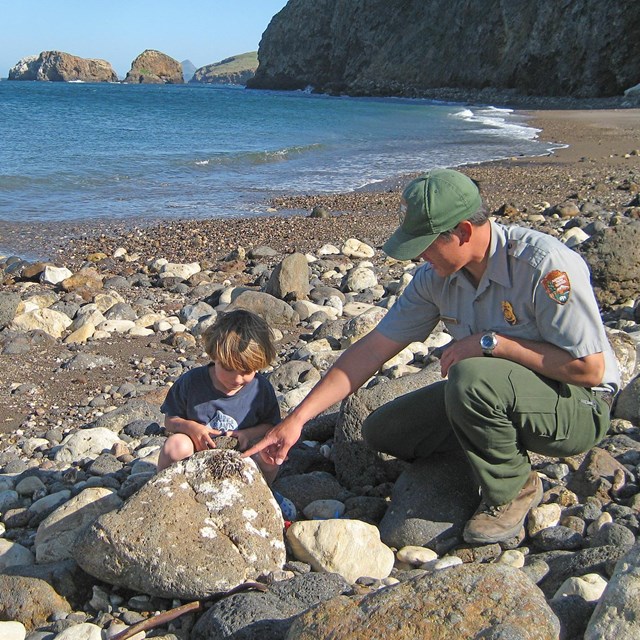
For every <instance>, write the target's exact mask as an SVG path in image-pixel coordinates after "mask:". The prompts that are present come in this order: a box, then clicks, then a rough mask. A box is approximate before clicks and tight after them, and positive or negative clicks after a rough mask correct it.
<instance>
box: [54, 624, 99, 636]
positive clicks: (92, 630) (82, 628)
mask: <svg viewBox="0 0 640 640" xmlns="http://www.w3.org/2000/svg"><path fill="white" fill-rule="evenodd" d="M54 640H102V630H101V629H100V627H99V626H98V625H95V624H91V623H90V622H83V623H81V624H75V625H73V627H68V628H67V629H65V630H64V631H61V632H60V633H59V634H58V635H57V636H56V637H55V638H54Z"/></svg>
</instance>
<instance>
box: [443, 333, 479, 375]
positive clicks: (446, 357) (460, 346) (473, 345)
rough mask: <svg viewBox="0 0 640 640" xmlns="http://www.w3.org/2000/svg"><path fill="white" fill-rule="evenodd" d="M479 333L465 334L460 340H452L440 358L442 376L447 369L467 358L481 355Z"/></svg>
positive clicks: (447, 371) (446, 372)
mask: <svg viewBox="0 0 640 640" xmlns="http://www.w3.org/2000/svg"><path fill="white" fill-rule="evenodd" d="M481 335H482V334H481V333H474V334H473V335H470V336H466V337H465V338H462V339H461V340H456V341H455V342H452V343H451V344H450V345H449V346H448V347H447V348H446V349H445V350H444V351H443V352H442V357H441V358H440V373H441V374H442V377H443V378H446V377H447V374H448V373H449V369H450V368H451V367H452V366H453V365H454V364H456V363H457V362H460V361H461V360H466V359H467V358H477V357H481V356H482V355H483V354H482V347H481V346H480V336H481Z"/></svg>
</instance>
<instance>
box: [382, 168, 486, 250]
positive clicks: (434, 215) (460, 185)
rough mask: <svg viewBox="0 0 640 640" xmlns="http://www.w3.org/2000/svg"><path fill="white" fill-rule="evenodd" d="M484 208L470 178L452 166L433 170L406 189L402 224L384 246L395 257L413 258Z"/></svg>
mask: <svg viewBox="0 0 640 640" xmlns="http://www.w3.org/2000/svg"><path fill="white" fill-rule="evenodd" d="M481 207H482V198H481V197H480V191H479V190H478V187H477V186H476V184H475V183H474V182H473V180H471V178H469V177H467V176H465V175H464V174H463V173H460V172H459V171H454V170H453V169H434V170H433V171H430V172H429V173H426V174H425V175H423V176H420V177H419V178H416V179H415V180H413V181H411V182H410V183H409V184H408V185H407V187H406V188H405V190H404V191H403V193H402V203H401V205H400V220H401V224H400V226H399V227H398V229H396V231H395V232H394V234H393V235H392V236H391V237H390V238H389V239H388V240H387V241H386V242H385V243H384V246H383V247H382V249H383V250H384V252H385V253H387V254H388V255H390V256H391V257H392V258H396V259H398V260H412V259H413V258H416V257H417V256H419V255H420V254H421V253H422V252H423V251H424V250H425V249H426V248H427V247H428V246H429V245H430V244H431V243H432V242H433V241H434V240H435V239H436V238H437V237H438V236H439V235H440V234H441V233H442V232H443V231H450V230H451V229H453V228H454V227H455V226H456V225H457V224H458V223H459V222H462V221H463V220H466V219H467V218H469V217H471V216H472V215H473V214H474V213H476V212H477V211H478V210H479V209H480V208H481Z"/></svg>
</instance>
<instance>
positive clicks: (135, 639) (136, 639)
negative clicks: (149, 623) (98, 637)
mask: <svg viewBox="0 0 640 640" xmlns="http://www.w3.org/2000/svg"><path fill="white" fill-rule="evenodd" d="M128 628H129V626H128V625H126V624H124V623H122V622H116V621H114V622H112V623H111V624H110V625H109V628H108V629H105V630H104V640H111V638H113V637H114V636H116V635H118V634H119V633H123V632H124V631H126V630H127V629H128ZM146 637H147V635H146V633H145V632H144V631H138V633H136V634H135V635H133V636H129V638H128V639H127V640H144V638H146Z"/></svg>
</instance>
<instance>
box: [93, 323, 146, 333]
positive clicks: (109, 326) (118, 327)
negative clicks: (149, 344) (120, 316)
mask: <svg viewBox="0 0 640 640" xmlns="http://www.w3.org/2000/svg"><path fill="white" fill-rule="evenodd" d="M135 326H136V323H135V322H134V321H133V320H105V321H104V322H101V323H100V324H99V325H98V326H97V327H96V329H97V330H98V331H106V332H107V333H128V332H129V331H131V329H133V328H134V327H135Z"/></svg>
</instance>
